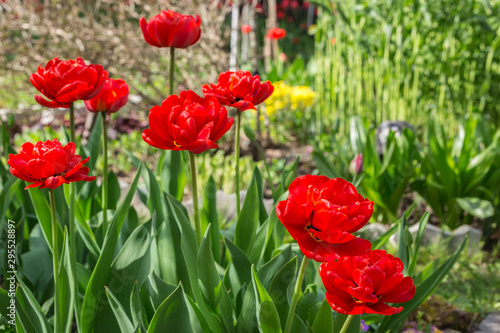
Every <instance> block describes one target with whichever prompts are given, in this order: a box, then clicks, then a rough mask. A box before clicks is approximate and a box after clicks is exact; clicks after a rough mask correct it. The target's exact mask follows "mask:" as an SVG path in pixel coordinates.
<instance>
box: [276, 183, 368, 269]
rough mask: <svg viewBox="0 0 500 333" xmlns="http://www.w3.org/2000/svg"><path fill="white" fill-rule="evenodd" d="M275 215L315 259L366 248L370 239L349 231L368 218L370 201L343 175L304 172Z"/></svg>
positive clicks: (326, 259) (349, 254) (292, 185)
mask: <svg viewBox="0 0 500 333" xmlns="http://www.w3.org/2000/svg"><path fill="white" fill-rule="evenodd" d="M288 192H289V195H288V198H287V199H286V200H284V201H280V202H279V203H278V205H277V206H276V215H277V216H278V219H279V220H280V221H281V223H283V225H284V226H285V228H286V229H287V230H288V232H289V233H290V235H291V236H292V237H293V238H294V239H295V240H296V241H297V243H298V245H299V247H300V250H301V251H302V253H303V254H304V255H305V256H306V257H308V258H309V259H314V260H316V261H320V262H323V261H330V260H335V259H338V258H339V257H342V256H356V255H362V254H364V253H366V252H368V251H369V250H370V248H371V243H370V242H369V241H367V240H366V239H363V238H360V237H356V236H354V235H353V234H352V233H353V232H356V231H358V230H359V229H361V228H362V227H363V226H364V225H365V224H366V223H367V222H368V220H370V217H371V216H372V213H373V202H372V201H370V200H367V199H365V198H363V197H362V196H361V195H360V194H358V193H357V191H356V188H355V187H354V186H353V185H352V184H351V183H349V182H347V181H345V180H344V179H342V178H333V179H329V178H328V177H325V176H312V175H306V176H302V177H298V178H297V179H295V180H294V181H293V182H292V183H291V184H290V187H289V188H288Z"/></svg>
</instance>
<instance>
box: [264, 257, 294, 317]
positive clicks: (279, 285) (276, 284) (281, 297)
mask: <svg viewBox="0 0 500 333" xmlns="http://www.w3.org/2000/svg"><path fill="white" fill-rule="evenodd" d="M297 268H298V267H297V256H295V257H293V258H292V259H291V260H290V261H288V262H287V263H286V264H285V265H283V267H282V268H281V269H280V270H279V271H278V272H277V273H276V274H275V276H274V277H273V279H272V281H271V285H270V286H269V288H268V290H269V295H270V296H271V298H272V299H273V303H274V305H275V306H276V310H277V311H278V314H279V317H280V320H281V326H282V327H284V326H285V325H286V319H287V316H288V309H289V305H288V303H289V302H288V301H289V289H290V286H291V284H292V282H293V281H295V273H296V272H297Z"/></svg>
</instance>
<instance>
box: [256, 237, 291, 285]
mask: <svg viewBox="0 0 500 333" xmlns="http://www.w3.org/2000/svg"><path fill="white" fill-rule="evenodd" d="M291 259H292V246H291V245H289V246H287V247H286V248H285V249H284V250H283V251H281V252H280V253H279V254H278V255H277V256H275V257H274V258H272V259H271V260H270V261H268V262H267V263H266V264H265V265H264V266H262V267H261V268H260V269H259V271H258V273H257V274H258V276H259V279H260V281H261V282H262V285H263V286H264V288H266V289H269V286H270V285H271V281H272V280H273V279H274V278H275V277H276V273H277V272H278V271H279V270H280V269H281V268H283V266H285V265H286V264H287V263H288V262H289V261H290V260H291Z"/></svg>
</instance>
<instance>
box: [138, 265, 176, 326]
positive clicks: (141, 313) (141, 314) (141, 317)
mask: <svg viewBox="0 0 500 333" xmlns="http://www.w3.org/2000/svg"><path fill="white" fill-rule="evenodd" d="M151 275H154V271H153V272H152V273H151ZM151 275H150V276H149V277H148V279H147V280H146V281H144V283H146V282H147V281H149V278H150V277H151ZM155 276H156V275H155ZM144 283H143V284H144ZM174 289H175V287H174ZM172 291H173V289H172V290H171V292H172ZM171 292H170V293H168V294H167V295H169V294H171ZM165 298H166V297H164V298H163V299H165ZM155 311H156V309H155V310H153V311H152V313H151V316H153V314H154V312H155ZM130 312H131V313H132V321H133V322H134V323H139V325H138V326H139V328H140V331H141V332H146V331H147V327H148V326H149V323H148V319H147V316H146V310H145V308H144V304H143V303H142V300H141V294H140V292H139V284H138V283H137V281H136V282H135V284H134V287H133V288H132V292H131V293H130Z"/></svg>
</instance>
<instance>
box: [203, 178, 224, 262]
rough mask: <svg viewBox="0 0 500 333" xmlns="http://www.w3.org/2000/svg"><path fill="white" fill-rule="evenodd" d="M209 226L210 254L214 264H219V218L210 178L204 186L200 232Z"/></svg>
mask: <svg viewBox="0 0 500 333" xmlns="http://www.w3.org/2000/svg"><path fill="white" fill-rule="evenodd" d="M209 224H210V225H211V226H212V227H211V228H210V232H211V233H212V235H211V239H212V253H213V256H214V259H215V261H216V262H220V256H221V254H220V247H221V246H220V234H219V216H218V214H217V185H216V184H215V181H214V178H213V177H212V176H210V177H209V178H208V181H207V184H206V185H205V196H204V197H203V208H202V210H201V225H202V231H203V232H205V230H206V229H207V228H208V225H209Z"/></svg>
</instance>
